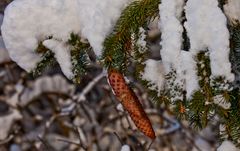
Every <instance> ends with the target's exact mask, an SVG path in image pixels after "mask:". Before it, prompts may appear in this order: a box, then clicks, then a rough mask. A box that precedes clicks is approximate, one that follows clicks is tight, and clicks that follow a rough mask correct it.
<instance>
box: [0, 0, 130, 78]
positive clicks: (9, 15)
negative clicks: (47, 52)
mask: <svg viewBox="0 0 240 151" xmlns="http://www.w3.org/2000/svg"><path fill="white" fill-rule="evenodd" d="M130 1H132V0H121V1H119V0H104V1H102V0H91V1H88V0H51V1H49V0H41V1H39V0H15V1H13V2H11V3H10V4H9V5H8V6H7V8H6V10H5V12H4V14H5V16H4V19H3V25H2V27H1V30H2V35H3V40H4V42H5V45H6V48H7V50H8V51H9V55H10V57H11V58H12V59H13V60H14V61H15V62H17V64H18V65H19V66H21V67H22V68H23V69H25V70H26V71H28V72H29V71H31V70H32V69H34V68H35V66H36V64H37V63H38V62H39V61H40V60H41V57H40V55H38V54H36V52H35V49H36V48H37V46H38V44H39V42H40V41H44V40H46V39H47V38H48V37H49V36H52V37H53V39H57V40H59V41H63V42H66V41H67V40H68V39H69V38H70V34H71V33H75V34H78V35H79V36H80V37H82V38H86V39H87V40H88V41H89V43H90V45H91V46H92V47H93V49H94V51H95V53H96V54H97V55H98V56H99V55H101V52H102V48H103V46H102V44H103V41H104V39H105V38H106V36H107V35H108V34H109V33H110V32H111V30H112V29H113V26H114V24H115V22H116V21H117V19H118V18H119V17H120V14H121V11H122V10H123V9H124V8H125V7H126V6H127V4H128V2H130ZM29 12H31V13H29ZM59 48H60V47H59ZM62 50H63V49H62ZM58 52H59V51H58ZM62 52H63V51H62ZM59 55H61V56H64V54H57V56H59ZM64 60H66V59H64ZM58 61H59V64H60V65H62V66H69V65H63V64H65V62H63V60H58ZM67 63H68V62H67ZM64 69H65V68H64ZM64 72H65V74H66V76H68V77H69V76H70V74H69V73H68V72H67V73H66V71H64Z"/></svg>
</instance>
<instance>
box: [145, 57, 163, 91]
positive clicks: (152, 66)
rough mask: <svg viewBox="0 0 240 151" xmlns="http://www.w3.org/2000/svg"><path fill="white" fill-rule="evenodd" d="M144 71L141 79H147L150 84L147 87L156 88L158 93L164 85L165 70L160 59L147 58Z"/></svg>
mask: <svg viewBox="0 0 240 151" xmlns="http://www.w3.org/2000/svg"><path fill="white" fill-rule="evenodd" d="M145 64H146V66H145V68H144V72H143V73H142V79H144V80H147V81H149V82H150V84H151V85H152V86H151V87H149V89H151V90H157V91H158V92H159V93H160V91H161V90H162V88H163V86H164V80H165V76H164V75H165V71H164V67H163V64H162V62H161V61H156V60H153V59H149V60H147V61H145Z"/></svg>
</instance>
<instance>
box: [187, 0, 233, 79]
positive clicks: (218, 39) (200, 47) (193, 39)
mask: <svg viewBox="0 0 240 151" xmlns="http://www.w3.org/2000/svg"><path fill="white" fill-rule="evenodd" d="M185 10H186V18H187V22H185V28H186V30H187V32H188V37H189V38H190V43H191V48H190V51H191V52H193V53H197V52H199V51H204V50H207V49H208V50H209V52H210V60H211V63H210V64H211V71H212V75H213V76H223V77H225V78H226V79H227V80H228V81H233V80H234V75H233V74H232V73H231V63H230V61H229V51H230V48H229V31H228V29H227V20H226V17H225V16H224V14H223V12H222V11H221V9H220V8H219V7H218V1H217V0H201V1H199V0H188V2H187V4H186V7H185ZM219 35H221V36H219Z"/></svg>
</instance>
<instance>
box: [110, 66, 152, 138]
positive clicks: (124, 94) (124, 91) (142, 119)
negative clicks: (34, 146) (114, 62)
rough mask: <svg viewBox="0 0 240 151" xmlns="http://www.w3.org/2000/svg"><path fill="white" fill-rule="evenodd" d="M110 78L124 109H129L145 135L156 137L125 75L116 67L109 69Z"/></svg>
mask: <svg viewBox="0 0 240 151" xmlns="http://www.w3.org/2000/svg"><path fill="white" fill-rule="evenodd" d="M108 80H109V84H110V85H111V87H112V89H113V91H114V93H115V95H116V97H117V98H118V99H119V101H120V102H121V103H122V105H123V107H124V109H125V110H127V112H128V113H129V115H130V117H131V119H132V120H133V122H134V123H135V125H136V127H137V128H138V129H139V130H140V131H141V132H143V133H144V135H146V136H148V137H150V138H151V139H155V138H156V136H155V132H154V130H153V128H152V124H151V122H150V120H149V118H148V116H147V114H146V113H145V111H144V109H143V107H142V104H141V103H140V101H139V100H138V98H137V96H136V94H135V93H134V92H133V90H132V89H131V88H130V87H129V86H128V85H127V83H126V81H125V79H124V77H123V75H122V74H121V73H120V72H119V71H117V70H115V69H109V70H108Z"/></svg>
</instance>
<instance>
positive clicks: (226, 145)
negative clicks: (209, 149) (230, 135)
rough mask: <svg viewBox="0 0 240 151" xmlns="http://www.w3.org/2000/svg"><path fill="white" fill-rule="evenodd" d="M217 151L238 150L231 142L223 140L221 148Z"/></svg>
mask: <svg viewBox="0 0 240 151" xmlns="http://www.w3.org/2000/svg"><path fill="white" fill-rule="evenodd" d="M217 151H239V149H237V148H236V147H235V145H234V144H233V143H232V142H230V141H228V140H225V141H224V142H223V143H222V144H221V146H219V147H218V149H217Z"/></svg>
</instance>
